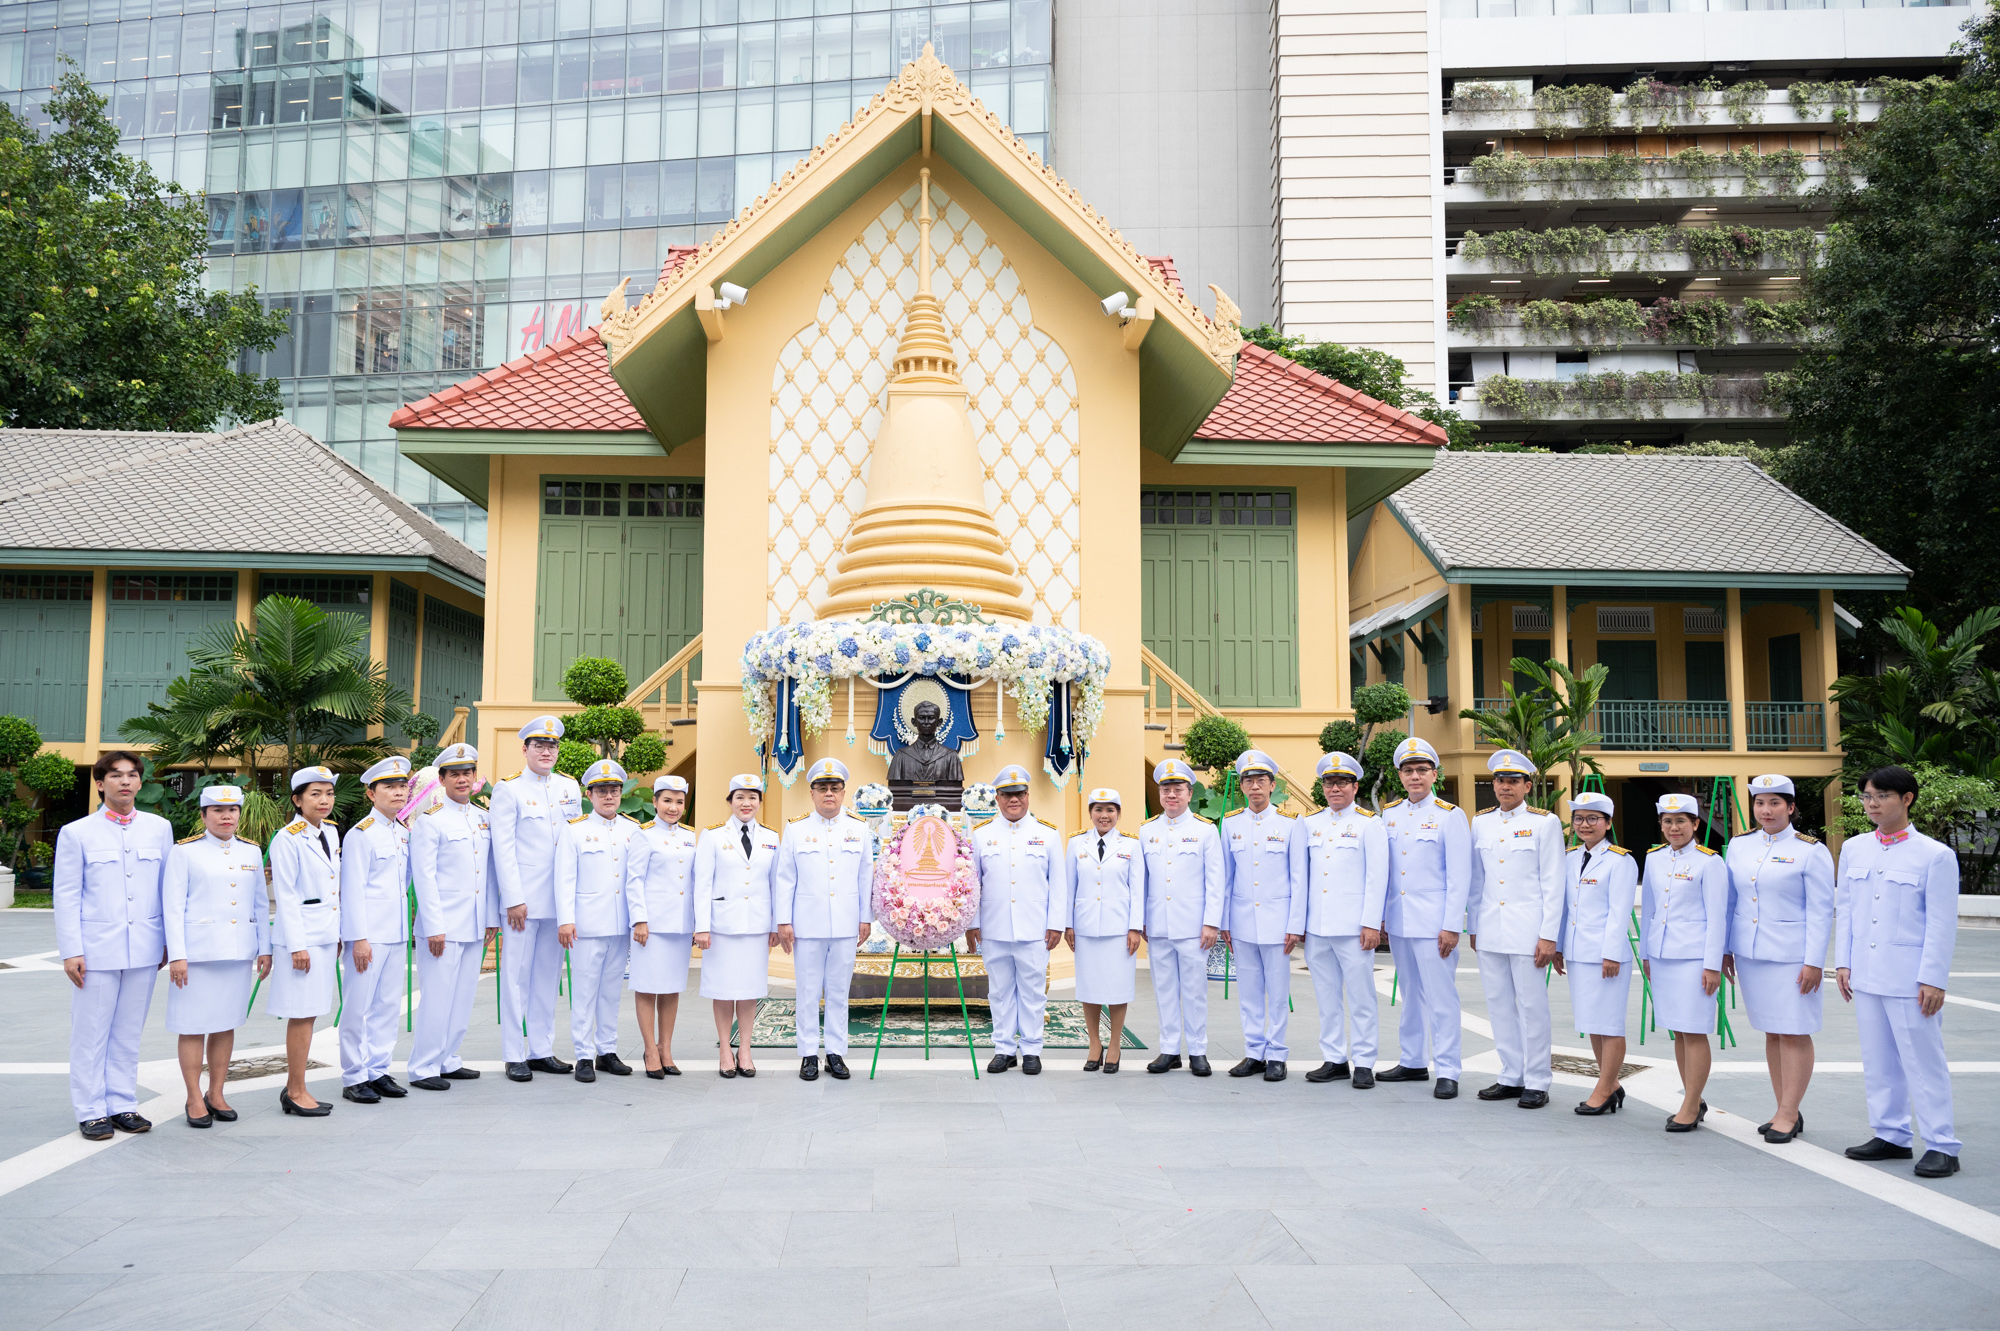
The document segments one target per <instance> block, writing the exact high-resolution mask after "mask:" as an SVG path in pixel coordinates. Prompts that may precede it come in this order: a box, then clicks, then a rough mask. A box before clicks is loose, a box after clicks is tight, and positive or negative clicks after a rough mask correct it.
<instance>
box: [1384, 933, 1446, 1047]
mask: <svg viewBox="0 0 2000 1331" xmlns="http://www.w3.org/2000/svg"><path fill="white" fill-rule="evenodd" d="M1389 952H1390V955H1392V956H1394V957H1395V959H1396V999H1397V1001H1398V1002H1400V1003H1401V1004H1402V1005H1403V1015H1402V1018H1401V1019H1400V1020H1399V1021H1398V1023H1397V1026H1396V1049H1397V1053H1396V1061H1397V1062H1398V1063H1400V1064H1401V1065H1402V1066H1404V1067H1408V1068H1420V1067H1424V1066H1426V1064H1425V1060H1424V1038H1425V1037H1426V1036H1429V1037H1430V1062H1432V1063H1435V1064H1436V1065H1437V1074H1436V1075H1437V1076H1438V1077H1440V1078H1449V1079H1451V1080H1452V1081H1457V1080H1458V1074H1459V1072H1460V1071H1461V1069H1462V1066H1463V1065H1462V1064H1461V1063H1460V1061H1459V1059H1460V1056H1459V1051H1458V1045H1459V1022H1460V1016H1461V1013H1460V1007H1459V1001H1458V958H1459V953H1458V952H1457V951H1456V950H1454V951H1453V952H1452V954H1451V955H1450V956H1448V957H1441V956H1439V955H1438V940H1437V935H1436V934H1423V935H1420V936H1418V937H1415V938H1398V937H1397V936H1396V935H1394V934H1391V935H1389Z"/></svg>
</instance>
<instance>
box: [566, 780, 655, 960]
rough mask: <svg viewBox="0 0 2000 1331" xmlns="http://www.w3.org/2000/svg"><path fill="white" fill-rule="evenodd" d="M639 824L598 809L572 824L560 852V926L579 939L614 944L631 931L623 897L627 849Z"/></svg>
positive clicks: (629, 914) (567, 830) (619, 815)
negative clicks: (605, 814)
mask: <svg viewBox="0 0 2000 1331" xmlns="http://www.w3.org/2000/svg"><path fill="white" fill-rule="evenodd" d="M638 834H639V824H637V823H635V822H633V821H632V820H631V819H630V818H627V817H626V816H625V815H624V814H622V813H621V814H617V815H614V816H613V817H610V818H605V817H603V816H602V815H600V814H599V813H598V812H597V810H596V809H592V810H591V811H590V812H589V813H587V814H585V815H583V817H581V818H576V819H572V820H571V821H570V822H569V824H568V825H567V826H565V827H564V828H563V836H562V843H561V844H560V845H558V846H557V847H556V924H557V925H559V926H560V925H565V924H573V925H575V926H576V933H577V937H579V938H616V937H618V936H619V935H621V934H626V933H630V932H631V930H632V920H631V909H630V907H629V906H628V905H627V902H626V895H625V868H626V861H627V858H628V857H627V854H626V847H627V846H628V845H629V844H630V843H631V841H632V838H634V837H636V836H637V835H638Z"/></svg>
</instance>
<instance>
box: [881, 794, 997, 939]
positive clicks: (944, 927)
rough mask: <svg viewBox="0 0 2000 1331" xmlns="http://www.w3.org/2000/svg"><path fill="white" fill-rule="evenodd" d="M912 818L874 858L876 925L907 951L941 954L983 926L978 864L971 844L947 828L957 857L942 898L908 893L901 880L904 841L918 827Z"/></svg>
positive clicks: (907, 887) (905, 885) (956, 831)
mask: <svg viewBox="0 0 2000 1331" xmlns="http://www.w3.org/2000/svg"><path fill="white" fill-rule="evenodd" d="M918 821H919V820H918V819H916V818H912V819H911V820H910V821H909V822H907V823H905V824H904V825H903V826H902V827H900V828H899V829H897V831H896V833H895V835H894V836H892V837H890V838H889V839H888V840H887V841H886V842H884V843H883V846H882V852H881V854H880V855H878V856H877V857H876V859H875V894H874V895H875V901H874V909H875V921H876V923H878V924H880V925H881V926H882V928H883V931H884V932H886V933H887V934H888V935H889V936H890V937H891V938H893V939H895V940H896V941H897V942H898V943H901V944H902V945H903V946H904V947H907V948H910V949H911V950H913V951H918V952H939V951H942V950H943V949H944V948H945V947H947V946H949V945H950V944H952V943H954V942H956V941H957V940H958V938H959V936H960V935H961V934H963V933H964V932H965V931H966V930H967V929H970V928H972V927H973V926H974V925H976V924H977V923H978V921H979V864H978V860H977V858H976V856H975V854H974V852H973V848H972V839H971V838H970V837H968V836H966V835H965V834H964V833H963V832H960V831H958V830H957V829H956V828H953V827H951V825H950V824H949V823H947V824H945V827H946V829H947V830H948V831H950V832H951V834H952V837H953V839H954V840H955V842H956V844H957V847H958V857H957V859H956V861H955V862H954V863H953V864H952V867H951V872H950V875H949V878H948V881H947V885H946V888H945V894H944V895H943V896H941V897H919V896H916V895H914V894H913V893H911V892H910V891H909V884H908V882H907V880H906V879H905V877H904V875H903V853H902V852H903V842H904V840H905V839H906V838H907V837H908V836H909V835H910V832H911V829H912V828H914V827H916V826H917V823H918Z"/></svg>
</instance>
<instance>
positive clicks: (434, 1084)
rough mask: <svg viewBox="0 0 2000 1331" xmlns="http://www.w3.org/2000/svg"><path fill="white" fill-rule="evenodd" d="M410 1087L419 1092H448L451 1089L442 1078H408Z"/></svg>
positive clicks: (449, 1084) (448, 1083)
mask: <svg viewBox="0 0 2000 1331" xmlns="http://www.w3.org/2000/svg"><path fill="white" fill-rule="evenodd" d="M410 1085H412V1086H414V1087H416V1088H417V1089H418V1090H420V1091H448V1090H450V1089H451V1083H450V1082H448V1081H446V1080H445V1079H444V1078H443V1077H412V1078H410Z"/></svg>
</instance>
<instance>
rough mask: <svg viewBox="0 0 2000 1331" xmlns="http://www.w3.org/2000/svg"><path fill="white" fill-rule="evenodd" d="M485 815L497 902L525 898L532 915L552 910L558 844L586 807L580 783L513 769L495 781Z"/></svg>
mask: <svg viewBox="0 0 2000 1331" xmlns="http://www.w3.org/2000/svg"><path fill="white" fill-rule="evenodd" d="M487 803H488V804H489V806H490V807H489V809H488V810H487V815H486V820H487V823H488V825H489V827H490V828H491V831H492V834H493V873H494V880H495V882H496V883H497V884H498V887H499V892H500V904H501V906H502V907H505V908H508V909H511V908H513V907H515V906H519V905H523V904H525V905H526V906H527V908H528V918H529V919H531V920H552V919H554V918H555V914H556V847H557V846H558V845H560V844H561V842H562V831H563V828H565V827H567V826H569V823H570V820H571V819H573V818H577V817H579V816H581V815H582V813H583V812H584V807H585V806H584V802H583V788H582V787H580V786H578V785H577V784H576V780H575V778H573V777H567V776H564V775H563V774H562V773H561V772H550V773H549V774H548V775H547V776H537V775H535V774H534V773H533V772H531V771H523V772H516V773H515V774H514V775H513V776H510V777H508V778H507V779H506V780H505V781H499V782H495V783H494V786H493V795H492V798H491V799H489V800H488V801H487Z"/></svg>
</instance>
